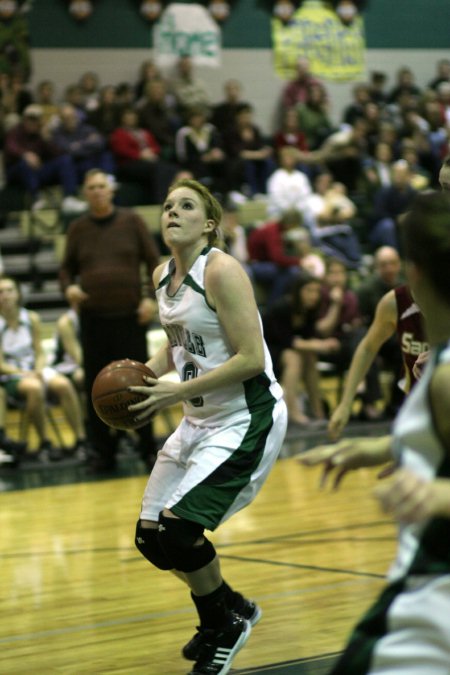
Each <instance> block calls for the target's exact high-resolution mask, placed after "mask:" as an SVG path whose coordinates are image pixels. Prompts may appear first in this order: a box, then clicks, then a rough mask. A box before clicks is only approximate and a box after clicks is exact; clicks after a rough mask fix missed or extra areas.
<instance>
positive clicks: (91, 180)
mask: <svg viewBox="0 0 450 675" xmlns="http://www.w3.org/2000/svg"><path fill="white" fill-rule="evenodd" d="M84 196H85V198H86V201H87V203H88V205H89V211H88V213H86V214H85V215H82V216H80V217H79V218H77V219H76V220H75V221H73V222H72V223H71V225H70V226H69V229H68V232H67V240H66V248H65V252H64V257H63V261H62V264H61V268H60V273H59V276H60V283H61V287H62V289H63V291H64V294H65V297H66V299H67V301H68V303H69V304H70V305H72V306H76V307H78V308H79V311H80V333H81V347H82V351H83V366H84V371H85V386H86V392H87V394H88V396H87V399H88V420H89V427H90V428H89V431H90V434H91V438H90V440H91V442H92V444H93V448H94V452H95V457H94V460H93V462H92V468H93V469H94V470H95V471H105V470H114V468H115V465H116V460H115V450H116V448H115V442H114V440H115V439H114V438H113V437H112V436H111V433H110V429H109V427H107V426H106V425H105V424H103V422H101V421H100V419H99V418H98V417H97V415H96V414H95V411H94V409H93V407H92V404H91V400H90V392H91V389H92V384H93V381H94V379H95V377H96V375H97V373H98V372H99V371H100V370H101V369H102V368H103V367H104V366H106V365H107V364H108V363H110V362H111V361H115V360H117V359H122V358H131V359H136V360H137V361H142V362H145V361H147V360H148V353H147V340H146V333H147V329H148V325H149V323H150V322H151V321H152V320H153V318H154V316H155V314H156V302H155V300H154V299H153V295H154V289H153V284H152V273H153V270H154V268H155V267H156V265H157V264H158V259H159V251H158V248H157V246H156V244H155V241H154V240H153V237H152V236H151V234H150V233H149V231H148V229H147V227H146V225H145V223H144V221H143V220H142V219H141V218H140V216H138V215H137V214H136V213H133V211H130V210H128V209H117V208H116V207H115V205H114V203H113V188H112V186H111V183H110V180H109V177H108V176H107V175H106V174H105V173H103V172H102V171H100V170H98V169H92V170H91V171H89V172H88V173H87V174H86V177H85V181H84ZM142 269H144V270H145V278H144V279H143V278H142V275H141V271H142ZM138 434H139V436H140V450H141V453H142V456H143V458H144V459H145V461H146V462H147V464H149V465H151V463H152V459H153V458H154V455H155V450H156V449H155V442H154V439H153V432H152V428H151V426H150V425H147V426H146V427H144V428H143V429H140V430H139V431H138Z"/></svg>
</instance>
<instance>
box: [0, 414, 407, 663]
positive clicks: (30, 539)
mask: <svg viewBox="0 0 450 675" xmlns="http://www.w3.org/2000/svg"><path fill="white" fill-rule="evenodd" d="M385 432H386V425H381V424H378V425H364V426H360V427H359V428H358V427H353V428H350V433H349V435H358V434H359V433H364V434H368V433H369V434H374V435H378V434H381V433H385ZM322 440H323V437H322V436H321V435H320V433H318V432H315V433H312V432H310V433H309V434H307V433H299V432H298V431H297V432H291V431H289V432H288V436H287V439H286V443H285V446H284V448H283V452H282V456H281V458H280V459H279V461H278V462H277V464H276V465H275V467H274V469H273V471H272V473H271V475H270V477H269V479H268V481H267V483H266V485H265V486H264V488H263V490H262V492H261V493H260V495H259V496H258V497H257V499H256V500H255V502H254V503H253V504H252V505H251V506H250V507H249V508H247V509H245V510H244V511H242V512H240V513H239V514H237V515H236V516H235V517H234V518H232V519H231V520H230V521H228V522H227V523H226V524H225V525H223V526H222V527H221V528H220V529H219V530H218V532H217V533H214V534H213V535H211V539H212V540H213V541H214V543H215V545H216V547H217V549H218V551H219V553H220V555H221V559H222V570H223V573H224V577H225V578H226V579H227V580H228V582H229V583H230V584H231V585H232V586H234V587H236V588H237V589H239V590H241V591H242V592H244V593H245V594H246V595H247V596H248V597H250V598H254V599H255V600H256V601H257V602H258V603H259V604H260V605H261V607H262V609H263V618H262V620H261V622H260V623H259V624H258V625H257V626H255V627H254V629H253V632H252V636H251V637H250V640H249V642H248V643H247V645H246V647H245V648H244V649H243V650H242V651H241V652H240V653H239V655H238V656H237V658H236V660H235V663H234V669H233V671H232V672H233V673H234V674H236V675H238V674H239V675H244V674H250V673H259V674H260V675H269V674H270V675H306V674H307V675H319V674H321V675H325V673H327V672H328V670H329V668H330V666H331V664H332V662H333V660H334V658H335V656H336V655H337V654H338V653H339V652H340V650H341V649H342V648H343V645H344V643H345V639H346V636H347V635H348V633H349V631H350V629H351V627H352V626H353V624H354V623H355V620H356V619H357V618H358V617H359V616H360V615H361V613H362V612H363V611H364V610H365V609H366V608H367V607H368V605H369V604H370V603H371V601H372V600H373V598H374V597H375V596H376V594H377V593H378V592H379V590H380V589H381V587H382V586H383V583H384V581H383V579H384V575H385V573H386V571H387V568H388V565H389V562H390V561H391V559H392V557H393V554H394V549H395V527H394V526H393V524H392V523H391V521H390V520H389V519H388V518H386V517H385V516H384V515H383V514H381V513H380V511H379V510H378V507H377V505H376V503H375V501H374V500H373V499H372V497H371V490H372V487H373V486H374V485H375V483H376V475H375V472H374V471H373V470H364V471H360V472H358V473H356V474H354V475H352V476H348V477H347V478H346V479H345V481H344V484H343V486H342V488H341V490H340V491H338V492H329V491H320V490H319V488H318V477H319V472H318V471H317V470H315V469H306V468H304V467H302V466H301V465H300V464H299V462H298V460H297V458H296V455H297V454H298V453H299V452H301V451H303V450H304V449H306V448H307V447H311V446H312V445H316V444H317V443H319V442H321V441H322ZM145 483H146V475H145V470H144V467H143V465H142V464H141V462H140V461H139V460H138V459H137V458H136V457H134V456H132V455H131V454H124V455H123V456H121V458H120V471H119V472H118V474H117V475H116V476H114V478H111V477H107V476H105V477H95V478H93V477H92V476H88V475H87V473H86V470H85V469H84V467H82V466H80V465H77V464H76V462H74V461H71V460H67V461H64V462H61V463H59V464H55V465H53V466H52V467H51V468H45V467H44V468H39V467H38V468H31V467H29V468H24V469H16V470H14V469H6V468H3V469H1V470H0V519H1V522H0V532H1V550H0V555H1V562H2V565H1V569H2V571H1V581H0V594H1V600H2V612H1V615H0V673H2V674H5V675H13V674H14V675H15V674H18V673H23V674H24V675H25V673H26V674H27V675H28V673H30V672H33V673H38V674H39V675H41V674H42V675H44V674H45V675H48V674H51V673H55V674H56V673H61V674H65V675H66V674H70V675H81V674H94V673H95V674H100V673H101V674H103V673H115V674H119V673H120V674H123V675H144V674H145V675H185V674H186V673H188V672H189V670H190V664H189V662H187V661H185V660H184V659H183V658H182V657H181V655H180V648H181V646H182V645H183V644H184V643H185V642H186V641H187V640H188V639H189V638H190V637H191V635H192V633H193V631H194V628H195V624H196V616H195V613H194V611H193V607H192V604H191V602H190V599H189V594H188V592H187V590H186V589H185V588H184V587H183V586H182V584H181V583H180V582H179V581H178V580H177V579H175V578H174V577H172V576H171V575H170V574H167V573H163V572H159V571H158V570H154V569H153V568H152V567H151V566H150V565H149V564H148V563H147V562H146V561H145V560H144V559H143V558H142V557H141V556H140V555H139V553H138V552H137V551H136V549H135V548H134V545H133V539H134V524H135V522H136V519H137V516H138V512H139V504H140V499H141V495H142V492H143V489H144V486H145Z"/></svg>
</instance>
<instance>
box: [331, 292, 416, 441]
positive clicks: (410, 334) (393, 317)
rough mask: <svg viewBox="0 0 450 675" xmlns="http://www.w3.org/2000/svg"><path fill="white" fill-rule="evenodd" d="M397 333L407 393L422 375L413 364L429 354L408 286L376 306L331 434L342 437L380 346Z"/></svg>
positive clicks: (389, 295) (401, 380)
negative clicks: (360, 388)
mask: <svg viewBox="0 0 450 675" xmlns="http://www.w3.org/2000/svg"><path fill="white" fill-rule="evenodd" d="M395 333H397V336H398V340H399V344H400V349H401V352H402V361H403V371H404V372H403V374H402V377H401V379H400V381H399V386H400V388H401V389H402V390H403V391H404V393H405V394H407V393H408V392H409V391H410V390H411V387H412V386H413V385H414V384H415V382H416V381H417V379H418V376H419V375H420V372H419V370H418V369H417V368H414V364H415V363H416V360H417V358H418V356H419V355H420V354H422V353H424V352H427V351H428V343H427V342H426V339H425V334H424V328H423V321H422V314H421V312H420V309H419V307H418V306H417V304H416V303H415V302H414V299H413V297H412V296H411V292H410V290H409V288H408V286H406V285H403V286H398V287H397V288H394V289H392V290H391V291H388V293H386V294H385V295H384V296H383V297H382V298H381V300H380V301H379V303H378V305H377V309H376V311H375V317H374V320H373V322H372V324H371V325H370V326H369V329H368V331H367V333H366V335H365V336H364V337H363V339H362V340H361V342H360V343H359V344H358V347H357V349H356V351H355V353H354V355H353V359H352V362H351V364H350V369H349V371H348V374H347V378H346V381H345V385H344V391H343V394H342V398H341V401H340V403H339V405H338V406H337V407H336V409H335V410H334V412H333V414H332V416H331V418H330V421H329V423H328V435H329V437H330V438H331V439H332V440H335V439H337V438H339V436H340V435H341V433H342V431H343V429H344V427H345V425H346V424H347V422H348V420H349V417H350V414H351V411H352V405H353V401H354V398H355V395H356V391H357V388H358V385H359V383H360V382H361V381H362V380H363V378H364V376H365V374H366V373H367V371H368V370H369V368H370V366H371V365H372V363H373V361H374V359H375V358H376V356H377V354H378V352H379V350H380V348H381V346H382V345H383V344H384V343H385V342H386V341H387V340H388V339H389V338H390V337H391V336H392V335H394V334H395Z"/></svg>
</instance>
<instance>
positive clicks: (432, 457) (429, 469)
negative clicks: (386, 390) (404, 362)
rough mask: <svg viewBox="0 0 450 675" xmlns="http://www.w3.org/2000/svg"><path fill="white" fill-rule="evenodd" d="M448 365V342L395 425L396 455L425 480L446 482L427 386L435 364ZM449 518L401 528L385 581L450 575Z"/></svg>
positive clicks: (446, 464)
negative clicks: (444, 480)
mask: <svg viewBox="0 0 450 675" xmlns="http://www.w3.org/2000/svg"><path fill="white" fill-rule="evenodd" d="M448 362H450V342H448V343H447V344H445V345H442V346H440V347H439V348H437V349H436V348H435V349H433V350H432V352H431V354H430V357H429V361H428V363H427V366H426V368H425V370H424V373H423V375H422V377H421V378H420V380H419V382H418V383H417V384H416V386H415V387H414V388H413V390H412V392H411V393H410V394H409V395H408V397H407V399H406V400H405V403H404V405H403V406H402V408H401V410H400V413H399V414H398V416H397V418H396V420H395V422H394V427H393V436H394V441H393V451H394V456H395V457H396V459H397V460H398V462H399V464H400V465H401V466H402V467H405V468H408V469H410V470H411V471H413V472H414V473H416V474H417V475H419V476H422V477H423V478H424V479H425V480H432V479H434V478H450V456H449V452H448V450H446V449H445V448H444V446H443V444H442V441H441V439H440V438H439V436H438V433H437V431H436V427H435V424H434V420H433V417H432V412H431V409H430V403H429V387H430V381H431V378H432V375H433V372H434V370H435V368H436V365H437V364H438V363H448ZM449 542H450V520H449V519H445V518H432V519H430V520H429V521H427V522H425V523H419V524H410V525H404V526H402V527H401V528H400V532H399V543H398V552H397V559H396V561H395V562H394V564H393V565H392V568H391V570H390V574H389V579H390V580H391V581H395V580H396V579H398V578H399V577H402V576H404V575H405V574H413V575H418V576H420V575H423V574H428V575H429V574H433V573H436V574H442V573H447V574H448V573H450V547H449Z"/></svg>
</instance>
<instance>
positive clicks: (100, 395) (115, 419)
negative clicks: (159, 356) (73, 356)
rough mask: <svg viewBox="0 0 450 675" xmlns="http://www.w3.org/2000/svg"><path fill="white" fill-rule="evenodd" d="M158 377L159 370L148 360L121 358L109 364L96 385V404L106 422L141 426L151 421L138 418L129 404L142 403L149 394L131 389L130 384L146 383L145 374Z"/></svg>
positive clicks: (122, 427)
mask: <svg viewBox="0 0 450 675" xmlns="http://www.w3.org/2000/svg"><path fill="white" fill-rule="evenodd" d="M145 375H148V376H149V377H153V378H156V375H155V373H154V372H153V371H152V370H150V368H147V366H146V365H145V364H144V363H140V362H139V361H132V360H131V359H121V360H120V361H113V362H112V363H110V364H108V365H107V366H105V367H104V368H103V369H102V370H101V371H100V372H99V373H98V375H97V377H96V378H95V380H94V384H93V386H92V392H91V398H92V405H93V406H94V410H95V412H96V413H97V415H98V416H99V417H100V419H101V420H102V422H104V423H105V424H107V425H108V426H110V427H113V429H139V428H140V427H143V426H144V425H145V424H147V421H148V420H147V421H145V422H143V421H140V422H136V420H135V417H136V413H135V412H130V411H129V410H128V406H129V405H132V404H134V403H139V401H142V400H143V399H144V398H145V396H143V395H142V394H136V393H135V392H131V391H128V387H135V386H140V385H145V384H146V383H145V382H144V379H143V378H144V376H145Z"/></svg>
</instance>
